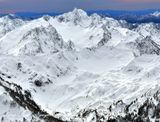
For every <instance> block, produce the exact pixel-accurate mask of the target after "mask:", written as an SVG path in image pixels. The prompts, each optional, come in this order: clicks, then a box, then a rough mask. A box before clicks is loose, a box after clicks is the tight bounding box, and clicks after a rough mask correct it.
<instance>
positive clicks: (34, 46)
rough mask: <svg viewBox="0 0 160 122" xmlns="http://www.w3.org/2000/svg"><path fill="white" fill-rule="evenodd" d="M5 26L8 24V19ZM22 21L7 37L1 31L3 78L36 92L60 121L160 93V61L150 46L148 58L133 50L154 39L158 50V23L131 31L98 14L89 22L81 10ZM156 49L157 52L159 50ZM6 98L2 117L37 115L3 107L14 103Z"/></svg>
mask: <svg viewBox="0 0 160 122" xmlns="http://www.w3.org/2000/svg"><path fill="white" fill-rule="evenodd" d="M1 21H2V22H3V23H4V22H5V23H6V22H8V21H7V20H2V18H1V19H0V22H1ZM9 21H11V20H9ZM19 21H20V22H19ZM21 21H23V20H18V22H19V25H20V26H18V27H15V26H14V27H11V29H12V30H11V31H10V32H9V31H8V32H7V33H6V34H4V32H1V31H0V35H3V36H2V37H1V36H0V37H1V38H0V62H1V65H0V73H4V74H6V75H2V74H0V76H1V77H3V78H4V79H6V80H7V81H9V82H11V83H15V84H17V85H20V86H21V87H22V88H23V89H25V90H30V91H31V94H32V97H33V100H34V101H35V102H36V103H37V104H38V105H39V106H41V108H42V109H44V110H45V111H47V112H48V113H50V114H52V115H54V113H55V112H60V116H62V117H63V118H64V119H66V120H70V119H73V118H74V116H76V115H77V113H78V112H79V111H81V110H82V109H87V108H98V109H104V110H105V109H106V108H108V107H109V105H111V104H112V103H113V102H116V101H118V100H123V101H124V102H125V103H130V102H131V101H133V100H135V99H136V98H139V97H140V96H141V95H143V94H145V93H146V92H148V91H149V90H152V89H153V91H154V89H155V88H159V84H160V74H159V72H160V63H159V62H160V56H159V55H157V54H153V53H152V52H151V53H150V54H149V53H148V52H150V48H148V47H150V45H147V44H150V43H146V45H147V46H146V47H143V48H147V54H145V53H144V54H142V55H141V54H140V50H139V49H138V48H137V47H133V46H131V45H134V46H135V45H138V44H139V43H140V41H141V39H143V38H145V37H146V36H151V39H152V41H153V42H155V43H156V44H157V45H156V49H157V47H158V46H159V45H158V44H160V41H159V40H160V36H159V35H160V32H159V30H158V29H157V28H156V27H155V25H154V24H153V23H148V24H141V25H139V26H138V27H137V28H136V29H133V30H130V29H128V28H124V27H122V26H121V22H119V21H117V20H114V19H112V18H107V17H106V18H102V17H100V16H99V15H97V14H93V15H91V16H88V15H87V13H86V12H84V11H83V10H80V9H74V10H73V11H72V12H69V13H65V14H63V15H60V16H56V17H50V16H44V17H42V18H39V19H35V20H32V21H28V22H21ZM22 23H23V25H22ZM7 25H8V26H9V24H7ZM13 28H14V29H13ZM1 29H2V27H0V30H1ZM104 34H107V36H104ZM104 40H105V41H104ZM136 40H139V41H136ZM99 43H101V44H102V45H101V46H99ZM151 46H152V47H153V48H152V49H153V50H154V46H155V45H151ZM148 50H149V51H148ZM19 64H20V66H18V65H19ZM7 76H11V78H8V77H7ZM35 80H40V81H41V82H42V86H41V87H38V86H36V85H35V84H34V82H35ZM4 92H5V91H4V90H3V89H1V88H0V97H1V98H0V108H2V109H0V117H2V116H3V115H2V114H3V113H4V112H6V111H7V112H9V115H8V117H10V116H12V117H11V118H10V119H11V120H14V117H15V118H17V117H19V115H20V117H22V116H27V115H30V114H31V113H30V112H29V111H27V110H23V109H22V108H19V107H16V108H14V109H16V110H12V108H11V107H9V105H7V107H6V105H3V101H4V100H5V99H6V97H7V99H9V98H8V96H7V94H4ZM12 111H14V113H13V112H12ZM21 111H22V113H20V114H18V113H19V112H21ZM15 112H17V114H16V115H15ZM26 113H27V114H26ZM113 114H118V113H117V112H115V113H113ZM17 119H18V118H17ZM79 121H81V120H79ZM86 121H90V120H89V118H88V120H86Z"/></svg>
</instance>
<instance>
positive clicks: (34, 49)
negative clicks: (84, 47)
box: [0, 25, 65, 55]
mask: <svg viewBox="0 0 160 122" xmlns="http://www.w3.org/2000/svg"><path fill="white" fill-rule="evenodd" d="M18 33H20V32H18ZM13 36H14V35H13ZM14 41H17V43H16V44H14V45H10V46H8V49H4V50H3V46H4V45H5V44H6V43H7V41H6V40H5V39H2V40H1V41H0V45H1V49H2V50H3V53H6V52H7V53H9V54H10V53H16V55H37V54H42V53H56V52H59V51H60V50H63V49H64V47H65V43H64V42H63V39H62V38H61V36H60V35H59V34H58V33H57V31H56V29H55V28H54V27H53V26H52V25H49V26H47V27H43V26H40V27H35V28H32V29H31V30H29V31H27V32H26V33H25V34H24V35H22V37H21V38H19V39H17V40H14Z"/></svg>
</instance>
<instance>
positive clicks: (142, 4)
mask: <svg viewBox="0 0 160 122" xmlns="http://www.w3.org/2000/svg"><path fill="white" fill-rule="evenodd" d="M74 8H81V9H83V10H85V11H91V10H92V11H94V10H126V11H130V10H150V9H160V1H159V0H141V1H138V0H100V1H97V0H81V1H80V0H79V1H78V0H67V2H66V0H52V1H44V0H23V1H22V0H12V1H10V0H0V13H17V12H34V13H42V12H47V13H48V12H55V13H60V12H67V11H71V10H73V9H74Z"/></svg>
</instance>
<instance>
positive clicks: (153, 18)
mask: <svg viewBox="0 0 160 122" xmlns="http://www.w3.org/2000/svg"><path fill="white" fill-rule="evenodd" d="M93 13H97V14H99V15H101V16H107V17H112V18H114V19H118V20H126V21H127V22H129V23H148V22H154V23H160V10H157V9H155V10H132V11H127V10H90V11H87V14H88V15H91V14H93ZM15 14H16V15H17V16H20V17H22V18H25V19H35V18H39V17H42V16H44V15H49V16H57V15H61V14H63V13H56V12H50V13H34V12H19V13H15ZM5 15H7V14H0V16H5ZM157 15H158V16H157Z"/></svg>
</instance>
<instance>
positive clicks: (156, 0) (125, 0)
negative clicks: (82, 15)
mask: <svg viewBox="0 0 160 122" xmlns="http://www.w3.org/2000/svg"><path fill="white" fill-rule="evenodd" d="M116 1H117V2H120V1H121V2H160V0H116Z"/></svg>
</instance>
